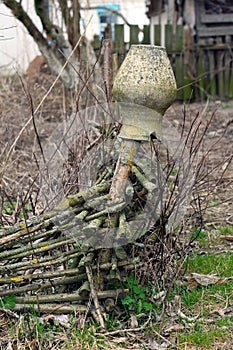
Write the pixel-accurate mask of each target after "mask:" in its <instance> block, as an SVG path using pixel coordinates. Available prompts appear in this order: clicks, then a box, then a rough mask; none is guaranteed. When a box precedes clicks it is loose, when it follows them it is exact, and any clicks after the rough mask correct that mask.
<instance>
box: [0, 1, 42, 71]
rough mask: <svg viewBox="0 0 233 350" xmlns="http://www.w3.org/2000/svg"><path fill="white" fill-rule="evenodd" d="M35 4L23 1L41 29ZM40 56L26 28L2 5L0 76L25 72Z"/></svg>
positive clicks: (0, 17)
mask: <svg viewBox="0 0 233 350" xmlns="http://www.w3.org/2000/svg"><path fill="white" fill-rule="evenodd" d="M33 3H34V2H33V1H30V0H23V5H24V8H25V9H26V10H27V12H28V13H29V14H32V15H33V17H34V19H35V22H36V24H37V25H38V28H40V21H39V19H38V16H37V15H36V14H35V13H34V11H33ZM38 54H39V51H38V48H37V46H36V44H35V43H34V41H33V39H32V37H31V36H30V35H29V34H28V32H27V31H26V29H25V28H24V26H23V25H22V24H21V23H20V21H18V20H17V19H16V18H15V17H14V16H13V15H12V13H11V11H10V9H8V8H7V7H6V6H5V5H3V4H2V3H0V74H5V73H12V74H13V73H15V71H16V70H17V71H19V72H22V71H25V70H26V68H27V66H28V64H29V62H30V61H31V60H32V59H33V58H34V57H35V56H36V55H38Z"/></svg>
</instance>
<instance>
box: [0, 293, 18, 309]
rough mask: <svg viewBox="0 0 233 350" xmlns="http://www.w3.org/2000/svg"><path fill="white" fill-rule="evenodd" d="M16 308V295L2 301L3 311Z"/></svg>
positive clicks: (0, 304)
mask: <svg viewBox="0 0 233 350" xmlns="http://www.w3.org/2000/svg"><path fill="white" fill-rule="evenodd" d="M14 306H15V295H14V294H11V295H9V296H6V297H3V298H1V299H0V307H1V308H3V309H6V310H7V309H10V308H13V307H14Z"/></svg>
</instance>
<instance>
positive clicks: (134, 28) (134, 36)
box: [129, 24, 140, 45]
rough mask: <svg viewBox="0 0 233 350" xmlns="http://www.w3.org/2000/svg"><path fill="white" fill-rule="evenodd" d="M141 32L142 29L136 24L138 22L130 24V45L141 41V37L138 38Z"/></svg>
mask: <svg viewBox="0 0 233 350" xmlns="http://www.w3.org/2000/svg"><path fill="white" fill-rule="evenodd" d="M139 32H140V29H139V27H138V25H136V24H132V25H130V28H129V35H130V40H129V43H130V45H133V44H138V43H139V39H138V34H139Z"/></svg>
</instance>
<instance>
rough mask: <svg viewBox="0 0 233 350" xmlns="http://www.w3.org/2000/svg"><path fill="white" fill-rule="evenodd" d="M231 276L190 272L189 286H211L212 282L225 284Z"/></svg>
mask: <svg viewBox="0 0 233 350" xmlns="http://www.w3.org/2000/svg"><path fill="white" fill-rule="evenodd" d="M227 280H229V278H224V277H219V276H216V275H204V274H200V273H194V272H193V273H190V275H189V276H188V282H189V286H190V287H191V288H195V287H197V286H205V287H207V286H209V285H212V284H223V283H225V282H226V281H227Z"/></svg>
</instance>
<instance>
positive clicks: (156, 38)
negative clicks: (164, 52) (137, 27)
mask: <svg viewBox="0 0 233 350" xmlns="http://www.w3.org/2000/svg"><path fill="white" fill-rule="evenodd" d="M154 45H158V46H161V25H160V24H155V25H154Z"/></svg>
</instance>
